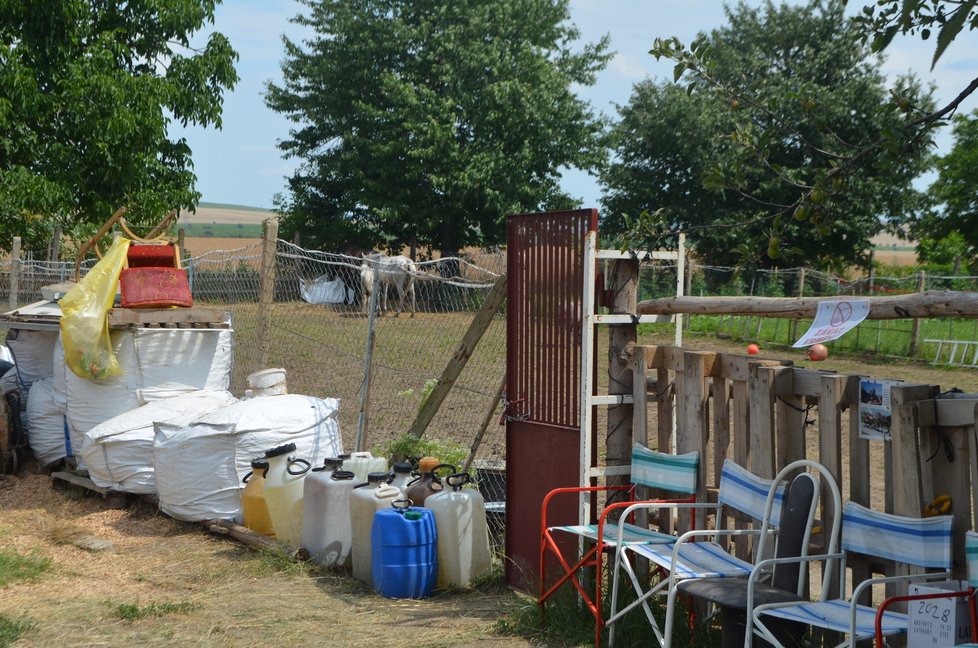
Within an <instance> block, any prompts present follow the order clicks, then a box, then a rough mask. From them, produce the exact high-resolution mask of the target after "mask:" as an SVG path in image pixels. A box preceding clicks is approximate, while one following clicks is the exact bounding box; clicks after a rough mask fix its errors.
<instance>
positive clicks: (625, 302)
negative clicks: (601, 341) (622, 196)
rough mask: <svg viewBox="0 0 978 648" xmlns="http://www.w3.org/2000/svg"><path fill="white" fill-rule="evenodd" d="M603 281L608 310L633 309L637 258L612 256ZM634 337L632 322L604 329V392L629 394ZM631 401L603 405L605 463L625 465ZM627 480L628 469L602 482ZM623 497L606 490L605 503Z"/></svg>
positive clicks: (628, 461) (627, 311)
mask: <svg viewBox="0 0 978 648" xmlns="http://www.w3.org/2000/svg"><path fill="white" fill-rule="evenodd" d="M610 266H611V267H610V273H609V276H608V277H607V281H608V283H609V284H610V285H609V288H610V290H611V294H612V295H613V300H612V303H611V305H610V310H611V312H612V313H618V314H621V313H624V314H631V313H634V312H635V304H636V303H637V300H638V261H636V260H633V259H620V260H614V261H612V262H611V263H610ZM637 340H638V329H637V327H636V325H635V323H634V322H632V323H631V324H628V325H625V326H613V327H611V328H610V329H609V331H608V394H610V395H621V394H628V395H631V394H632V376H633V371H632V367H631V364H630V359H631V356H632V353H633V349H634V347H635V343H636V341H637ZM634 409H635V408H634V406H633V404H631V403H620V404H617V405H615V406H612V407H609V408H608V409H607V416H606V421H607V433H606V437H605V463H606V464H607V465H608V466H629V465H630V464H631V454H632V414H633V412H634ZM630 483H631V475H630V473H626V474H624V475H621V476H617V477H613V478H609V479H607V480H606V484H607V485H609V486H613V485H626V484H630ZM624 498H625V494H624V492H622V491H618V492H614V493H609V496H608V502H607V503H608V504H614V503H616V502H618V501H621V500H623V499H624Z"/></svg>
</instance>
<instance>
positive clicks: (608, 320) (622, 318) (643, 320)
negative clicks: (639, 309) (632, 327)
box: [591, 314, 672, 324]
mask: <svg viewBox="0 0 978 648" xmlns="http://www.w3.org/2000/svg"><path fill="white" fill-rule="evenodd" d="M591 317H592V318H593V319H592V321H593V322H594V323H595V324H656V323H662V322H671V321H672V315H638V316H634V315H628V314H625V315H617V314H616V315H611V314H606V315H592V316H591Z"/></svg>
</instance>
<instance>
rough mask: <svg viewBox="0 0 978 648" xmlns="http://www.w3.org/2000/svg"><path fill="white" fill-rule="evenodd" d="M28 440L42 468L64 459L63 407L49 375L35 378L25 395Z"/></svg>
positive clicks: (65, 452)
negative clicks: (59, 403)
mask: <svg viewBox="0 0 978 648" xmlns="http://www.w3.org/2000/svg"><path fill="white" fill-rule="evenodd" d="M27 440H28V442H29V443H30V445H31V452H32V453H34V458H35V459H37V463H39V464H40V465H41V466H42V467H47V466H50V465H51V464H54V463H56V462H58V461H61V460H62V459H64V458H65V456H66V454H67V451H66V448H65V416H64V410H63V409H62V408H61V407H60V406H59V405H58V404H57V402H56V401H55V399H54V392H53V389H52V387H51V377H50V376H48V377H47V378H42V379H40V380H35V381H34V384H33V385H31V390H30V392H28V395H27Z"/></svg>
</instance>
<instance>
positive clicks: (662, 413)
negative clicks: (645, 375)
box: [655, 369, 677, 452]
mask: <svg viewBox="0 0 978 648" xmlns="http://www.w3.org/2000/svg"><path fill="white" fill-rule="evenodd" d="M676 402H677V401H676V390H675V389H674V383H671V382H669V370H668V369H657V370H656V372H655V410H656V412H655V415H656V420H657V421H658V427H659V429H658V430H657V436H658V445H657V446H656V449H657V450H658V451H659V452H673V451H674V448H673V444H674V442H675V439H674V438H673V436H672V430H673V428H674V427H675V422H676Z"/></svg>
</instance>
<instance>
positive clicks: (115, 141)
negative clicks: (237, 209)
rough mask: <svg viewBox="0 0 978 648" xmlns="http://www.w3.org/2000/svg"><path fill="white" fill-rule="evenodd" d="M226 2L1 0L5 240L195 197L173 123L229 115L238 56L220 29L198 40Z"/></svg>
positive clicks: (0, 191) (187, 202)
mask: <svg viewBox="0 0 978 648" xmlns="http://www.w3.org/2000/svg"><path fill="white" fill-rule="evenodd" d="M218 1H219V0H165V1H149V0H133V1H130V2H123V3H119V2H100V1H98V0H0V247H2V248H6V249H9V245H10V242H11V240H12V238H13V237H14V236H21V237H23V238H24V239H25V246H26V247H27V248H28V249H44V247H45V246H46V244H47V242H48V239H49V237H50V233H51V229H52V227H53V225H54V224H55V223H58V224H61V225H62V226H63V227H64V229H65V231H66V232H70V231H71V230H72V228H75V227H80V228H82V229H83V228H84V226H85V225H86V224H88V225H92V224H97V223H101V222H103V221H105V220H106V219H107V218H108V217H109V216H111V215H112V213H113V212H115V210H116V209H118V208H119V207H120V206H127V207H128V208H129V216H130V219H131V220H132V221H133V222H134V223H139V222H140V221H145V222H155V221H158V220H159V219H160V218H161V217H162V215H163V214H164V213H165V212H166V211H168V210H170V209H172V208H178V207H184V208H190V207H193V206H194V205H196V203H197V201H198V200H199V198H200V195H199V194H198V193H197V191H196V190H195V182H196V178H195V176H194V174H193V170H192V169H193V165H192V161H191V151H190V148H189V147H188V145H187V142H186V141H185V140H184V139H183V138H179V139H173V138H171V137H169V136H168V127H169V125H170V124H171V123H173V122H174V121H176V122H179V123H180V124H182V125H187V124H195V125H201V126H208V125H215V126H218V127H219V126H220V124H221V107H222V97H223V92H224V91H225V90H226V89H230V88H232V87H233V86H234V84H235V83H236V81H237V74H236V73H235V71H234V62H235V60H236V59H237V54H235V52H234V50H233V49H232V48H231V46H230V44H229V42H228V40H227V39H226V38H225V37H224V36H222V35H221V34H219V33H214V34H211V36H210V37H209V38H208V40H207V42H206V43H205V44H203V45H202V46H197V45H196V44H195V43H193V42H192V41H191V38H192V37H193V35H194V34H195V33H196V32H198V31H199V30H200V29H201V28H202V27H204V26H205V25H207V24H210V23H213V20H214V9H215V6H216V4H217V3H218Z"/></svg>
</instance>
